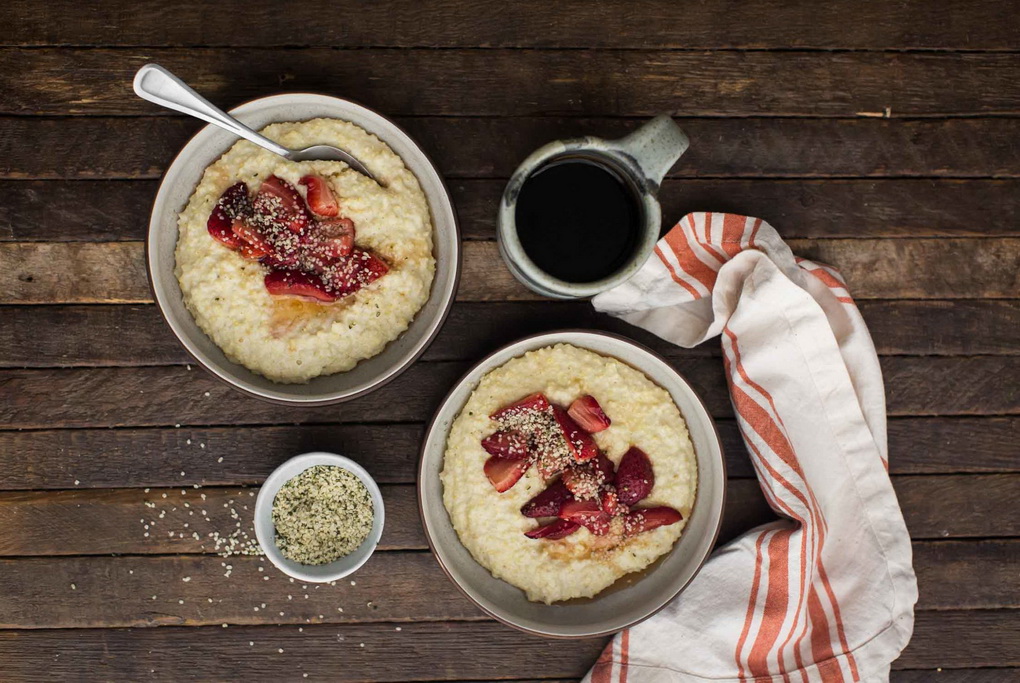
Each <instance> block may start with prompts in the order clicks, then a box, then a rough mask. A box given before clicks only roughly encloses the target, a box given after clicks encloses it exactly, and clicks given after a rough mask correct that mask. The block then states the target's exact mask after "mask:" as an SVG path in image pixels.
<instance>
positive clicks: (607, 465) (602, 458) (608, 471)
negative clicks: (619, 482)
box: [591, 451, 616, 485]
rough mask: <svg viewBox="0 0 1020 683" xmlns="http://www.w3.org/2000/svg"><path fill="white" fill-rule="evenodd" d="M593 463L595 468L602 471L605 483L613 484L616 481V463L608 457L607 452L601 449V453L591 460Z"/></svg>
mask: <svg viewBox="0 0 1020 683" xmlns="http://www.w3.org/2000/svg"><path fill="white" fill-rule="evenodd" d="M591 464H592V466H593V467H595V469H597V470H598V471H599V472H601V473H602V483H603V484H604V485H612V484H615V483H616V465H614V464H613V461H612V460H610V459H609V458H607V457H606V454H605V453H603V452H602V451H599V454H598V455H597V456H595V459H594V460H592V461H591Z"/></svg>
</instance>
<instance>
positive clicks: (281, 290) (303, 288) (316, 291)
mask: <svg viewBox="0 0 1020 683" xmlns="http://www.w3.org/2000/svg"><path fill="white" fill-rule="evenodd" d="M265 285H266V289H267V290H268V291H269V293H270V294H272V295H273V296H296V297H301V298H303V299H310V300H313V301H324V302H329V301H336V299H337V297H336V296H335V295H334V294H332V293H330V292H329V290H328V289H326V285H325V284H323V282H322V280H320V279H319V278H318V277H316V276H315V275H312V274H310V273H303V272H301V271H299V270H271V271H269V273H268V274H267V275H266V279H265Z"/></svg>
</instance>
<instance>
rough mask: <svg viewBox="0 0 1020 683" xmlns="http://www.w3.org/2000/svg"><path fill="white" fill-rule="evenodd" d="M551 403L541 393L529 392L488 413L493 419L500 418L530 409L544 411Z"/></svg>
mask: <svg viewBox="0 0 1020 683" xmlns="http://www.w3.org/2000/svg"><path fill="white" fill-rule="evenodd" d="M551 405H552V404H551V403H549V399H547V398H546V397H545V396H544V395H543V394H530V395H528V396H525V397H524V398H522V399H521V400H519V401H517V402H515V403H511V404H510V405H508V406H504V407H502V408H500V409H499V410H497V411H496V412H494V413H493V414H492V415H489V417H490V418H491V419H493V420H502V419H505V418H508V417H513V416H515V415H519V414H521V413H526V412H529V411H532V410H534V411H538V412H545V411H547V410H549V408H550V407H551Z"/></svg>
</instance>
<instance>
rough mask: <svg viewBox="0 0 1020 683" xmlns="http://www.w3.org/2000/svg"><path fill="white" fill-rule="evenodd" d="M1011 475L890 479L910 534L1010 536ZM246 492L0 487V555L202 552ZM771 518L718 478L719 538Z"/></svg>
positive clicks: (222, 532) (410, 506)
mask: <svg viewBox="0 0 1020 683" xmlns="http://www.w3.org/2000/svg"><path fill="white" fill-rule="evenodd" d="M182 478H183V477H182ZM1018 482H1020V476H1018V475H1015V474H994V475H941V476H894V477H893V485H894V486H895V488H896V493H897V496H898V497H899V500H900V504H901V506H902V509H903V515H904V518H905V519H906V521H907V526H908V527H909V528H910V531H911V535H912V537H913V538H914V539H918V540H921V539H942V538H1003V537H1010V536H1017V535H1020V522H1018V521H1017V519H1016V515H1014V514H1012V513H1013V510H1014V509H1015V507H1016V506H1017V505H1018V504H1020V486H1018ZM383 488H384V494H385V495H384V500H385V503H386V516H387V524H386V531H385V532H384V535H383V541H382V544H381V547H383V548H385V549H391V550H420V549H423V548H425V547H426V543H425V538H424V534H423V531H422V530H421V526H420V523H419V521H418V509H417V503H416V499H415V490H414V487H413V486H410V485H398V486H392V485H387V486H384V487H383ZM256 493H257V489H256V488H250V489H230V488H219V487H207V488H200V489H195V488H181V489H156V488H152V489H149V490H148V493H146V492H145V491H144V490H140V489H81V490H64V491H25V492H5V493H0V521H2V522H3V526H2V527H0V528H3V529H5V530H6V532H5V534H4V535H3V536H0V556H39V555H107V554H111V553H116V554H146V555H150V554H170V553H186V554H212V553H214V552H217V550H223V549H224V548H225V547H226V546H225V545H224V543H225V541H221V543H220V544H219V547H217V543H216V536H217V534H218V535H219V537H220V538H221V539H222V538H225V537H227V536H228V535H229V534H230V533H232V532H234V531H235V529H239V530H240V532H243V533H244V534H247V537H239V538H238V539H237V541H238V543H241V542H242V541H249V540H251V538H253V537H254V532H252V529H251V516H252V514H253V512H254V500H255V499H254V495H251V494H256ZM163 494H166V495H167V498H163V497H162V496H163ZM202 495H205V496H206V498H205V499H202V498H201V496H202ZM146 502H149V503H150V505H146ZM185 503H187V506H185ZM245 506H247V508H246V507H245ZM231 510H234V512H231ZM203 511H204V512H205V514H202V513H203ZM189 513H191V514H189ZM161 514H163V516H162V517H160V515H161ZM235 514H236V516H235ZM772 519H775V514H774V513H773V512H772V510H771V509H770V508H769V507H768V505H767V504H766V503H765V499H764V497H763V496H762V493H761V488H760V487H759V485H758V482H757V481H756V480H753V479H731V480H730V481H729V482H728V485H727V501H726V515H725V521H724V525H723V531H722V533H721V534H720V540H721V542H725V541H726V540H729V539H731V538H733V537H734V536H736V535H737V534H739V533H741V532H743V531H746V530H747V529H750V528H753V527H755V526H758V525H759V524H763V523H765V522H768V521H770V520H772ZM238 523H239V524H240V525H241V526H240V527H238V526H237V524H238ZM146 524H148V525H149V528H148V529H146V528H145V525H146ZM185 524H187V525H188V526H187V527H186V526H184V525H185ZM171 532H172V533H173V535H172V536H171V535H170V534H171ZM146 533H148V534H149V535H148V536H145V534H146ZM195 534H197V535H198V538H195ZM210 534H213V535H212V536H210Z"/></svg>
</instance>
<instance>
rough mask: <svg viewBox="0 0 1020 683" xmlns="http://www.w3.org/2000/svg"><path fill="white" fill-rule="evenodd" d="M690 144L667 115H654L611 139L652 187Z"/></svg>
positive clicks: (660, 180) (657, 183) (657, 184)
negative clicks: (631, 131)
mask: <svg viewBox="0 0 1020 683" xmlns="http://www.w3.org/2000/svg"><path fill="white" fill-rule="evenodd" d="M690 144H691V142H690V140H688V138H687V135H686V134H685V133H684V132H683V130H681V129H680V126H678V125H676V123H675V122H674V121H673V119H672V117H670V116H669V115H667V114H660V115H659V116H656V117H655V118H654V119H652V120H651V121H649V122H648V123H646V124H645V125H643V126H641V127H640V128H638V129H637V130H636V131H634V132H633V133H631V134H630V135H627V136H626V137H623V138H620V139H619V140H614V141H613V142H612V145H613V146H614V147H615V148H616V149H617V150H618V151H619V152H621V153H623V154H625V155H627V156H629V157H630V158H631V159H633V160H634V161H635V162H636V163H637V165H638V167H639V168H640V169H641V172H642V173H644V175H645V178H647V179H648V181H649V182H650V183H652V185H654V187H655V189H658V187H659V185H660V184H661V183H662V179H663V178H664V177H665V176H666V172H667V171H669V169H670V168H672V167H673V164H675V163H676V161H677V159H679V158H680V155H682V154H683V153H684V152H686V151H687V148H688V147H689V146H690Z"/></svg>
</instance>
